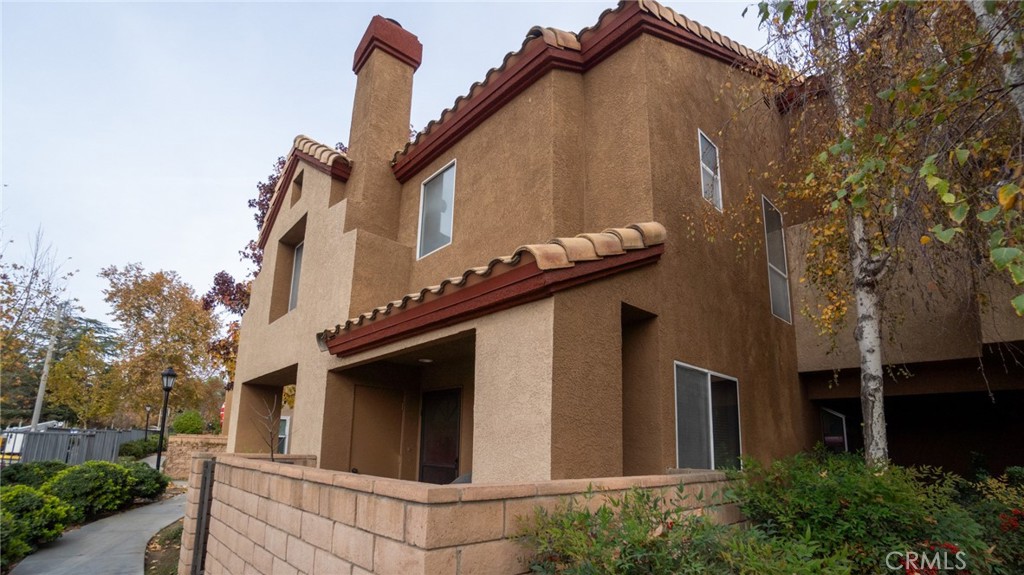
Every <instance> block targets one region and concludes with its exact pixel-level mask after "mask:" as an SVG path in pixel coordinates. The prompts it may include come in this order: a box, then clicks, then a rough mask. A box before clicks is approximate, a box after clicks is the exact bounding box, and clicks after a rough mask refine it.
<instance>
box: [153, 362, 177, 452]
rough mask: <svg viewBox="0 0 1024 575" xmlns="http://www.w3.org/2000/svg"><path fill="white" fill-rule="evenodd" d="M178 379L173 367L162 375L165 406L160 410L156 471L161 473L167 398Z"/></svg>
mask: <svg viewBox="0 0 1024 575" xmlns="http://www.w3.org/2000/svg"><path fill="white" fill-rule="evenodd" d="M176 377H178V374H176V373H174V368H173V367H168V368H167V369H165V370H164V372H163V373H161V374H160V379H161V385H162V386H163V388H164V406H163V409H161V410H160V439H158V440H157V443H156V470H157V471H160V456H161V455H162V453H163V450H164V432H165V431H166V430H167V398H168V397H169V396H170V395H171V389H172V388H173V387H174V378H176Z"/></svg>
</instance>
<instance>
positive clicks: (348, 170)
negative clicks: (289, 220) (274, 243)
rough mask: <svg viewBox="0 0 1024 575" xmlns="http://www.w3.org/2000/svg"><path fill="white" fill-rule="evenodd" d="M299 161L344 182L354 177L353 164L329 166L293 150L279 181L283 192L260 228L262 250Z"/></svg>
mask: <svg viewBox="0 0 1024 575" xmlns="http://www.w3.org/2000/svg"><path fill="white" fill-rule="evenodd" d="M299 160H302V161H304V162H306V163H307V164H309V166H310V167H311V168H313V169H314V170H316V171H318V172H323V173H325V174H327V175H328V176H331V177H333V178H337V179H339V180H341V181H342V182H347V181H348V178H349V176H351V175H352V164H350V163H349V162H347V161H344V160H342V161H340V162H339V161H335V162H334V163H333V164H331V165H327V164H325V163H323V162H321V161H320V160H318V159H316V158H314V157H313V156H310V155H309V154H307V153H305V152H302V151H299V150H292V154H291V157H289V158H288V165H286V166H285V168H284V171H283V172H281V178H280V179H279V180H278V181H277V185H278V186H281V187H280V188H279V189H280V190H281V192H280V193H279V194H277V195H276V197H275V198H274V204H273V205H272V206H270V212H269V213H267V219H266V220H264V222H263V227H262V228H260V237H259V241H258V242H257V244H258V245H259V247H260V249H261V250H262V249H264V248H266V246H267V239H268V238H269V237H270V229H271V228H273V227H274V221H275V220H277V214H278V212H280V211H281V204H282V203H284V196H285V192H286V191H287V187H286V186H288V185H289V184H290V183H291V181H292V178H294V177H295V168H296V166H298V164H299Z"/></svg>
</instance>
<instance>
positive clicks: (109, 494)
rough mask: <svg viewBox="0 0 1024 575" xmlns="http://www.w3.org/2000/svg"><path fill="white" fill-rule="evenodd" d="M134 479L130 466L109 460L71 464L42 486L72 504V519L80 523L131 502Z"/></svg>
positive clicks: (44, 489)
mask: <svg viewBox="0 0 1024 575" xmlns="http://www.w3.org/2000/svg"><path fill="white" fill-rule="evenodd" d="M134 485H135V478H134V477H132V474H131V473H129V471H128V469H126V468H125V467H123V466H120V465H117V464H116V463H110V462H107V461H87V462H85V463H83V464H81V465H76V466H74V467H69V468H68V469H65V470H64V471H61V472H60V473H58V474H57V475H55V476H54V477H53V478H52V479H50V480H49V481H47V482H46V483H45V484H44V485H43V491H44V492H46V493H49V494H51V495H55V496H57V497H59V498H60V499H61V500H63V501H64V502H65V503H67V504H68V505H70V506H71V508H72V511H71V515H70V517H69V519H70V520H71V521H72V522H75V523H80V522H82V521H85V520H88V519H92V518H94V517H96V516H98V515H101V514H103V513H109V512H112V511H117V510H118V509H121V508H122V507H124V506H125V505H127V504H129V503H131V501H132V499H133V496H132V487H133V486H134Z"/></svg>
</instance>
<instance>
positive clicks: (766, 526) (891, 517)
mask: <svg viewBox="0 0 1024 575" xmlns="http://www.w3.org/2000/svg"><path fill="white" fill-rule="evenodd" d="M733 479H734V481H733V485H734V488H733V489H732V490H731V491H730V492H729V494H728V498H729V499H730V500H733V501H737V502H738V503H739V505H740V507H741V509H742V510H743V512H744V514H745V516H746V517H747V519H748V521H747V522H746V524H745V526H743V527H724V526H718V525H713V524H711V523H710V522H708V521H707V520H706V519H704V518H703V517H695V516H692V515H687V508H688V507H691V505H686V504H684V503H683V502H682V501H678V500H670V501H666V500H665V499H663V498H662V497H661V496H660V495H658V494H656V493H655V494H652V493H650V492H648V491H644V490H633V491H629V492H627V493H626V495H625V496H623V497H622V498H619V499H615V498H610V499H609V500H608V501H607V503H605V504H604V505H601V506H599V507H598V506H595V505H593V502H592V501H591V502H589V503H588V502H584V503H580V502H579V501H570V502H568V503H565V504H563V505H562V506H561V507H560V508H558V509H557V510H556V511H555V512H552V513H548V512H545V511H543V510H538V512H537V514H536V516H535V518H534V519H535V522H534V524H533V525H532V526H530V527H528V528H527V530H526V531H525V532H524V533H523V535H522V538H523V539H524V540H525V541H526V542H527V543H528V544H530V545H531V546H532V547H533V548H534V550H535V551H536V557H535V559H534V562H533V564H532V566H531V567H532V570H533V571H534V572H536V573H547V574H556V573H558V574H578V575H583V574H587V575H603V574H608V575H611V574H613V573H616V574H617V573H624V574H651V575H653V574H655V573H674V574H689V573H712V574H718V573H721V574H729V575H765V574H767V575H793V574H807V575H810V574H818V573H828V574H843V573H849V574H853V575H860V574H865V575H867V574H870V575H878V574H880V573H894V574H899V575H904V574H911V573H917V574H920V575H926V574H937V573H949V574H950V575H953V574H956V575H965V574H967V573H970V574H971V575H984V574H987V573H994V574H997V575H1009V574H1011V573H1013V574H1016V575H1020V574H1022V573H1024V529H1022V527H1024V510H1022V508H1024V488H1017V487H1014V484H1013V481H1012V479H1010V478H1008V477H1004V478H1001V479H987V480H985V481H983V482H980V483H968V482H966V481H964V480H962V479H960V478H957V477H955V476H950V475H946V474H942V473H939V472H936V471H935V470H930V469H919V468H904V467H899V466H895V465H893V466H888V467H871V466H868V465H866V464H865V463H864V461H863V459H861V458H860V457H857V456H853V455H850V456H834V455H828V454H824V453H812V454H802V455H798V456H795V457H791V458H788V459H785V460H781V461H777V462H775V463H773V464H772V465H771V466H768V467H765V466H762V465H760V464H758V463H757V462H754V461H746V462H745V471H743V472H742V473H738V474H736V475H735V476H734V477H733ZM965 493H967V494H968V496H965V495H964V494H965ZM595 508H596V510H592V509H595Z"/></svg>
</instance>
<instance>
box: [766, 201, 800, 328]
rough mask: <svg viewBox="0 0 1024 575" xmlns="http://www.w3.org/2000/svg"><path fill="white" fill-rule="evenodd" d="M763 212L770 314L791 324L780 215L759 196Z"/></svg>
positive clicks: (783, 229)
mask: <svg viewBox="0 0 1024 575" xmlns="http://www.w3.org/2000/svg"><path fill="white" fill-rule="evenodd" d="M761 208H762V210H763V211H764V242H765V246H766V250H765V251H766V252H767V253H768V291H769V293H770V295H771V301H772V313H773V314H775V317H777V318H779V319H781V320H782V321H785V322H790V323H792V322H793V314H792V313H791V312H790V306H789V271H788V268H787V267H786V232H785V228H784V227H783V225H782V214H781V213H780V212H779V210H777V209H776V208H775V206H773V205H772V203H771V202H769V201H768V198H766V197H764V196H761Z"/></svg>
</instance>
